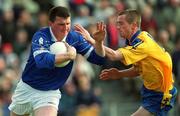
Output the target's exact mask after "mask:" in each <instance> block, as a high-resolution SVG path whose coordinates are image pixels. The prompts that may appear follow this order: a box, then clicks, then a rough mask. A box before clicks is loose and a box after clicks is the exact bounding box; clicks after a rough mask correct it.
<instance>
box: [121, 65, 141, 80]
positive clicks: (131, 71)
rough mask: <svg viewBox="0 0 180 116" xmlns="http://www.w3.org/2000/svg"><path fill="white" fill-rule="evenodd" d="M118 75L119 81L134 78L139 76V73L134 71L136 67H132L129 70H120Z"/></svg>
mask: <svg viewBox="0 0 180 116" xmlns="http://www.w3.org/2000/svg"><path fill="white" fill-rule="evenodd" d="M118 75H119V76H117V79H120V78H122V77H128V78H133V77H136V76H138V75H139V73H138V72H137V71H136V70H135V69H134V67H131V68H129V69H125V70H120V71H119V74H118Z"/></svg>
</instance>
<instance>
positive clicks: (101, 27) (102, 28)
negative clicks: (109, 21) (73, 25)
mask: <svg viewBox="0 0 180 116" xmlns="http://www.w3.org/2000/svg"><path fill="white" fill-rule="evenodd" d="M96 27H97V30H99V31H104V30H105V29H106V25H105V24H104V22H103V21H100V22H97V24H96Z"/></svg>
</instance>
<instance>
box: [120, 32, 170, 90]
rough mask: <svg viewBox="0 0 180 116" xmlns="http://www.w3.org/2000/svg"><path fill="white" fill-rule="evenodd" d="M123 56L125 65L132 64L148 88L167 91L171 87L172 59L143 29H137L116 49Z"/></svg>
mask: <svg viewBox="0 0 180 116" xmlns="http://www.w3.org/2000/svg"><path fill="white" fill-rule="evenodd" d="M118 50H119V51H120V52H121V53H122V54H123V56H124V61H123V63H124V64H125V65H130V64H133V65H134V66H135V69H137V70H138V71H139V74H140V76H141V77H142V79H143V83H144V86H145V87H146V88H147V89H149V90H154V91H159V92H165V93H166V92H167V93H168V91H169V90H171V89H172V87H173V77H172V60H171V57H170V55H169V54H168V53H167V52H166V51H165V49H163V48H162V47H160V46H159V45H158V44H157V43H156V42H155V41H154V40H153V38H152V37H151V35H150V34H149V33H147V32H145V31H142V32H141V31H138V32H136V33H135V35H133V37H132V38H131V39H130V42H129V45H127V46H126V47H124V48H119V49H118Z"/></svg>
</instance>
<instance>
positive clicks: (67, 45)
mask: <svg viewBox="0 0 180 116" xmlns="http://www.w3.org/2000/svg"><path fill="white" fill-rule="evenodd" d="M62 42H63V43H64V44H65V46H66V48H68V47H69V46H70V45H69V44H68V43H67V42H65V41H62Z"/></svg>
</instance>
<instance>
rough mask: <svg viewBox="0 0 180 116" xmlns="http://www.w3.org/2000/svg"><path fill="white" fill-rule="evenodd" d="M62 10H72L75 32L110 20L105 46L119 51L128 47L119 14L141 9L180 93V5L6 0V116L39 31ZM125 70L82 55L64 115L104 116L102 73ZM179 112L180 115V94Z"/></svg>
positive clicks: (1, 115)
mask: <svg viewBox="0 0 180 116" xmlns="http://www.w3.org/2000/svg"><path fill="white" fill-rule="evenodd" d="M58 5H61V6H66V7H68V8H69V9H70V11H71V13H72V14H71V18H72V28H73V25H74V24H76V23H79V24H81V25H83V26H84V27H85V28H86V29H87V30H88V31H89V32H90V34H92V33H93V32H94V31H95V30H96V26H95V24H96V22H97V21H100V20H102V21H104V22H105V23H106V24H107V38H106V41H105V44H106V45H107V46H109V47H111V48H113V49H117V48H118V47H123V46H124V45H125V41H124V40H123V39H120V38H121V37H120V36H119V34H118V31H117V29H116V21H115V18H116V16H117V12H118V11H121V10H124V9H129V8H131V9H138V10H139V11H140V12H141V14H142V25H141V29H142V30H144V31H148V32H149V33H150V34H151V35H152V36H153V38H154V40H155V41H157V43H158V44H160V45H161V46H162V47H164V48H165V49H166V50H167V51H168V52H169V53H170V54H171V56H172V59H173V73H174V77H175V84H176V86H177V87H178V89H179V90H180V33H178V32H180V0H0V116H9V111H8V109H7V107H8V105H9V103H10V102H11V95H12V92H13V90H14V88H15V87H16V84H17V82H18V80H19V79H20V77H21V72H22V69H23V68H24V65H25V63H26V61H27V58H28V52H29V49H30V44H31V39H32V36H33V34H34V32H35V31H37V30H38V29H39V28H41V27H44V26H47V25H48V10H49V9H50V8H52V7H53V6H58ZM157 55H158V54H157ZM119 66H122V64H118V63H114V62H110V61H107V64H105V65H104V66H102V67H97V66H94V65H91V64H89V63H88V62H86V60H85V59H83V58H82V57H81V56H78V57H77V62H76V65H75V67H74V73H73V74H72V75H71V78H70V79H69V80H68V82H67V83H66V85H65V86H64V88H61V90H62V99H61V102H60V106H59V107H60V110H61V112H60V113H59V115H61V116H73V115H72V112H73V113H74V115H75V114H76V115H77V116H99V115H100V110H101V106H102V102H103V101H102V100H101V98H100V97H101V88H98V87H96V86H95V84H94V81H96V78H98V74H99V71H100V70H101V69H102V68H108V67H118V68H121V67H119ZM122 67H124V66H122ZM132 88H133V86H132ZM177 108H179V109H178V111H179V112H180V95H179V96H178V98H177ZM69 113H71V114H69Z"/></svg>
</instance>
